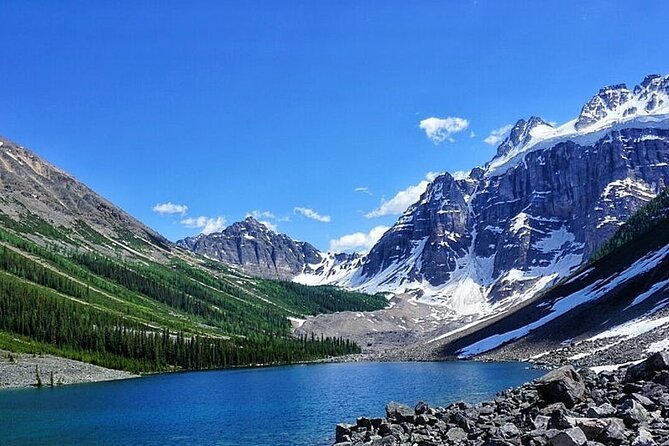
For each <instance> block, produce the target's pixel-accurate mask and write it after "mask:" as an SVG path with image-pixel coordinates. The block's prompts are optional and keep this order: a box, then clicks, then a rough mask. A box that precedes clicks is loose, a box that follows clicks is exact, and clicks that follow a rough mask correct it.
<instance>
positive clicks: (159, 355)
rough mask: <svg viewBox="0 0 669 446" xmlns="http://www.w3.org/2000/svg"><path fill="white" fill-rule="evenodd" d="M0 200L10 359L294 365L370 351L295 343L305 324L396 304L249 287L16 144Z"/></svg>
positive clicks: (315, 290) (0, 290)
mask: <svg viewBox="0 0 669 446" xmlns="http://www.w3.org/2000/svg"><path fill="white" fill-rule="evenodd" d="M0 190H2V194H1V196H0V315H1V316H2V317H0V350H2V351H7V350H9V351H13V352H25V353H33V354H38V353H50V354H54V355H58V356H63V357H67V358H72V359H77V360H80V361H85V362H90V363H94V364H97V365H101V366H105V367H111V368H118V369H124V370H129V371H133V372H153V371H171V370H180V369H204V368H218V367H228V366H236V365H256V364H280V363H292V362H296V361H304V360H311V359H317V358H324V357H327V356H334V355H341V354H346V353H352V352H357V351H359V350H360V349H359V347H358V346H357V345H356V344H354V343H353V342H350V341H349V340H346V339H342V338H340V337H334V336H333V337H328V338H318V339H316V338H307V337H301V338H300V337H294V336H293V327H294V326H295V325H299V324H300V322H301V321H302V320H303V319H304V318H305V317H306V316H307V315H315V314H319V313H332V312H337V311H342V310H351V311H363V310H375V309H380V308H383V307H385V306H386V304H387V301H386V299H385V298H384V297H382V296H370V295H366V294H362V293H356V292H349V291H345V290H342V289H339V288H335V287H307V286H304V285H300V284H296V283H291V282H280V281H273V280H266V279H262V278H253V277H249V276H247V275H245V274H242V273H240V272H237V271H234V270H231V269H229V268H227V267H226V266H224V265H223V264H221V263H220V262H215V261H212V260H209V259H207V258H205V257H203V256H199V255H196V254H193V253H191V252H188V251H185V250H183V249H182V248H180V247H178V246H176V245H175V244H173V243H171V242H169V241H168V240H167V239H165V238H164V237H163V236H161V235H160V234H158V233H157V232H155V231H153V230H152V229H150V228H148V227H147V226H145V225H143V224H142V223H141V222H139V221H138V220H136V219H135V218H133V217H132V216H130V215H128V214H127V213H126V212H124V211H123V210H122V209H121V208H119V207H117V206H115V205H114V204H112V203H110V202H109V201H108V200H106V199H104V198H103V197H101V196H100V195H98V194H96V193H95V192H94V191H93V190H91V189H90V188H89V187H87V186H86V185H85V184H83V183H81V182H79V181H77V180H76V179H75V178H74V177H72V176H70V175H69V174H67V173H65V172H64V171H62V170H61V169H58V168H56V167H55V166H53V165H51V164H49V163H48V162H46V161H44V160H42V159H41V158H39V157H38V156H37V155H36V154H34V153H33V152H31V151H29V150H27V149H25V148H23V147H21V146H19V145H17V144H15V143H12V142H11V141H9V140H7V139H2V140H0ZM247 223H249V225H251V224H253V225H256V226H258V227H257V228H256V229H255V230H257V231H262V230H263V229H262V228H261V227H260V226H259V225H257V222H255V223H254V222H247ZM248 234H249V236H250V234H256V232H249V233H248ZM257 235H259V234H257ZM305 246H306V245H305ZM304 249H305V252H306V251H308V249H307V248H306V247H304ZM42 372H43V373H48V371H42ZM57 378H58V377H56V379H57Z"/></svg>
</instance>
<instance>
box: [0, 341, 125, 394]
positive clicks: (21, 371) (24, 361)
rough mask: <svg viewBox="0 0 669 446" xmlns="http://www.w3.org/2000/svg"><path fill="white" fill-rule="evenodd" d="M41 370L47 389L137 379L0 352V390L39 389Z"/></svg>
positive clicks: (70, 363)
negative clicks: (53, 386)
mask: <svg viewBox="0 0 669 446" xmlns="http://www.w3.org/2000/svg"><path fill="white" fill-rule="evenodd" d="M37 370H39V376H40V380H41V382H42V385H43V386H50V385H51V374H52V373H53V384H54V385H55V386H59V385H66V384H79V383H91V382H101V381H112V380H117V379H128V378H137V377H138V375H134V374H132V373H129V372H124V371H121V370H113V369H107V368H104V367H99V366H96V365H93V364H88V363H85V362H81V361H75V360H72V359H66V358H61V357H58V356H52V355H41V356H40V355H33V354H29V353H10V352H8V351H4V350H0V389H10V388H14V389H15V388H22V387H36V386H37V385H38V382H37V373H36V372H37Z"/></svg>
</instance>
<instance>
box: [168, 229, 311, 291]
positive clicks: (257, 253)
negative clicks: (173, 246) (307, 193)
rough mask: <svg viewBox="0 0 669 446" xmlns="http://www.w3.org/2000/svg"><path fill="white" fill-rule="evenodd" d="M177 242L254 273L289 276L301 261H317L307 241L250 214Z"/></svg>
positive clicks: (301, 266)
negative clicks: (278, 231)
mask: <svg viewBox="0 0 669 446" xmlns="http://www.w3.org/2000/svg"><path fill="white" fill-rule="evenodd" d="M177 245H178V246H180V247H182V248H184V249H189V250H191V251H193V252H196V253H198V254H201V255H204V256H206V257H209V258H211V259H216V260H220V261H221V262H223V263H225V264H226V265H228V266H231V267H233V268H238V269H240V270H241V271H243V272H245V273H247V274H250V275H253V276H258V277H265V278H271V279H281V280H290V279H292V278H293V277H295V276H296V275H298V274H300V273H302V271H303V270H304V268H305V265H307V264H310V263H317V262H320V261H321V254H320V252H319V251H318V250H317V249H316V248H314V247H313V246H311V245H310V244H309V243H305V242H297V241H295V240H293V239H291V238H290V237H288V236H287V235H285V234H277V233H276V232H274V231H273V230H271V229H270V228H268V227H267V226H265V225H264V224H262V223H260V222H258V221H257V220H256V219H255V218H253V217H246V219H245V220H244V221H240V222H236V223H234V224H232V225H230V226H228V227H227V228H225V229H224V230H223V231H221V232H215V233H212V234H206V235H205V234H200V235H198V236H197V237H188V238H185V239H183V240H179V241H178V242H177Z"/></svg>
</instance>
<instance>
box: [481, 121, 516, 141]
mask: <svg viewBox="0 0 669 446" xmlns="http://www.w3.org/2000/svg"><path fill="white" fill-rule="evenodd" d="M512 128H513V124H507V125H505V126H503V127H500V128H498V129H495V130H492V131H491V132H490V135H488V136H487V137H486V138H485V139H484V140H483V142H484V143H486V144H490V145H491V146H495V145H497V144H498V143H500V142H501V141H502V140H503V139H504V138H505V137H506V134H507V133H509V131H510V130H511V129H512Z"/></svg>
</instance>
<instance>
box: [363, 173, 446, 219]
mask: <svg viewBox="0 0 669 446" xmlns="http://www.w3.org/2000/svg"><path fill="white" fill-rule="evenodd" d="M437 175H439V174H437V173H435V172H428V173H427V175H425V179H424V180H422V181H421V182H420V183H418V184H415V185H413V186H409V187H407V188H406V189H404V190H401V191H399V192H398V193H397V194H395V196H394V197H393V198H391V199H390V200H388V201H386V200H383V199H382V200H381V205H380V206H379V207H378V208H376V209H374V210H373V211H371V212H368V213H366V214H365V217H367V218H375V217H382V216H384V215H401V214H402V213H404V211H406V210H407V208H408V207H409V206H411V205H412V204H414V203H415V202H416V201H418V199H419V198H420V196H421V195H422V194H423V192H425V189H427V185H428V184H430V181H432V180H434V179H435V178H436V177H437Z"/></svg>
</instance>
